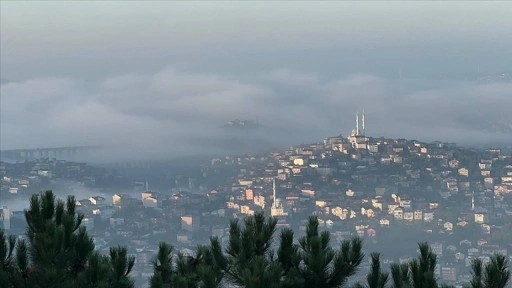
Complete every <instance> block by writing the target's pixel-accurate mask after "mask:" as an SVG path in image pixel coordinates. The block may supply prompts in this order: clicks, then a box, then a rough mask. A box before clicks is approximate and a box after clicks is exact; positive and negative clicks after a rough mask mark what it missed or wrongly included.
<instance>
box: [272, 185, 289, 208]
mask: <svg viewBox="0 0 512 288" xmlns="http://www.w3.org/2000/svg"><path fill="white" fill-rule="evenodd" d="M272 195H273V203H272V207H271V208H270V215H272V217H276V216H287V215H288V212H285V211H284V208H283V205H282V204H281V201H280V200H279V199H278V198H277V196H276V180H275V179H274V181H273V182H272Z"/></svg>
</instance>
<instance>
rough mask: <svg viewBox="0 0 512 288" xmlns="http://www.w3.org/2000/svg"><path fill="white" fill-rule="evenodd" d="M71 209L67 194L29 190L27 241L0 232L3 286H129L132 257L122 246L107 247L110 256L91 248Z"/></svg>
mask: <svg viewBox="0 0 512 288" xmlns="http://www.w3.org/2000/svg"><path fill="white" fill-rule="evenodd" d="M75 208H76V206H75V199H74V197H72V196H69V197H68V198H67V201H66V202H64V201H62V200H60V199H59V200H57V199H56V197H55V195H54V194H53V192H52V191H51V190H49V191H46V192H44V193H40V194H35V195H32V197H31V199H30V206H29V209H27V210H25V219H26V221H27V226H28V227H27V232H26V235H27V241H25V240H18V241H16V239H15V238H14V237H13V236H11V237H9V239H8V240H7V241H6V236H5V234H4V232H3V231H1V235H0V241H1V242H2V243H0V244H2V245H0V259H2V260H3V265H2V268H1V270H0V281H2V282H1V283H2V287H4V283H5V284H6V283H8V284H6V285H5V287H45V288H50V287H64V288H66V287H111V288H114V287H115V288H131V287H133V281H132V280H131V279H130V277H129V276H128V274H129V273H130V272H131V269H132V268H133V265H134V263H135V259H134V258H133V257H128V255H127V249H126V248H124V247H116V248H111V249H110V256H101V255H99V254H98V253H97V252H95V251H94V244H93V241H92V238H91V237H90V236H89V235H88V234H87V231H86V228H85V227H84V226H82V225H81V223H82V220H83V215H81V214H79V213H77V212H76V209H75ZM3 272H6V273H7V275H9V277H8V278H5V277H3V275H4V273H3ZM6 279H7V280H6ZM7 281H8V282H7Z"/></svg>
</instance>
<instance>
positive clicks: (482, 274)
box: [467, 254, 510, 288]
mask: <svg viewBox="0 0 512 288" xmlns="http://www.w3.org/2000/svg"><path fill="white" fill-rule="evenodd" d="M471 270H472V274H473V279H472V280H471V282H470V285H468V286H467V287H470V288H504V287H506V286H507V283H508V282H509V280H510V270H509V269H508V261H507V258H506V257H505V256H503V255H499V254H495V255H493V256H492V257H491V261H490V262H489V263H487V264H485V265H484V264H483V262H482V260H481V259H478V258H477V259H474V260H473V262H472V264H471Z"/></svg>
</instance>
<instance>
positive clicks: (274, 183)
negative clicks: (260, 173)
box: [272, 179, 277, 208]
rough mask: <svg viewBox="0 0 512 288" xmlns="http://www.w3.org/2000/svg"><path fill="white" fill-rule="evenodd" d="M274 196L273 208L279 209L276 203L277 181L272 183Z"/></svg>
mask: <svg viewBox="0 0 512 288" xmlns="http://www.w3.org/2000/svg"><path fill="white" fill-rule="evenodd" d="M272 195H273V196H274V202H273V203H272V208H277V203H276V179H274V180H273V182H272Z"/></svg>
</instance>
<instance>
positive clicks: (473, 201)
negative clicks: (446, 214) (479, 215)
mask: <svg viewBox="0 0 512 288" xmlns="http://www.w3.org/2000/svg"><path fill="white" fill-rule="evenodd" d="M471 211H475V191H473V196H471Z"/></svg>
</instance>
